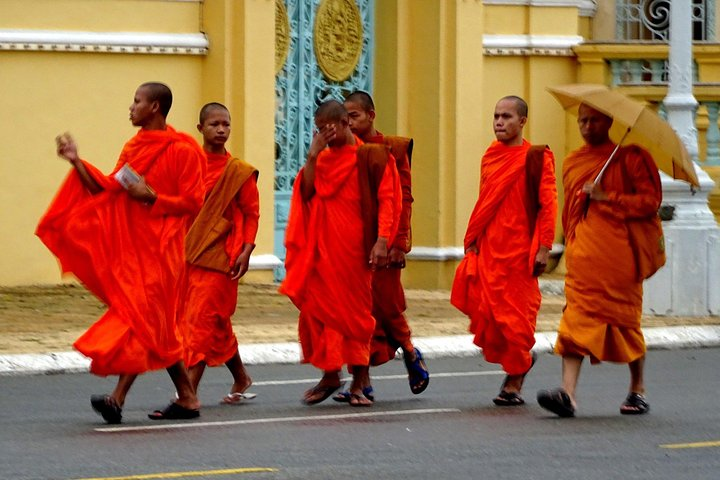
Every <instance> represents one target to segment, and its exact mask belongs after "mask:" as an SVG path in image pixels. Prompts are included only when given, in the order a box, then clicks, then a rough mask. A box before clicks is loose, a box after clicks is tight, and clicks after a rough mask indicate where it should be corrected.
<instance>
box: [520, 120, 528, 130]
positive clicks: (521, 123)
mask: <svg viewBox="0 0 720 480" xmlns="http://www.w3.org/2000/svg"><path fill="white" fill-rule="evenodd" d="M526 123H527V117H520V128H523V127H524V126H525V124H526Z"/></svg>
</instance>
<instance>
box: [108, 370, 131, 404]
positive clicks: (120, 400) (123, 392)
mask: <svg viewBox="0 0 720 480" xmlns="http://www.w3.org/2000/svg"><path fill="white" fill-rule="evenodd" d="M136 378H137V375H120V377H119V378H118V383H117V385H116V386H115V389H114V390H113V392H112V393H111V394H110V397H111V398H112V399H113V400H115V403H117V405H118V406H120V407H122V406H123V405H125V397H126V396H127V394H128V392H129V391H130V387H132V384H133V383H134V382H135V379H136Z"/></svg>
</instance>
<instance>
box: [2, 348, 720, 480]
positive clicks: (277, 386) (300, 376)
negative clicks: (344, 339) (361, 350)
mask: <svg viewBox="0 0 720 480" xmlns="http://www.w3.org/2000/svg"><path fill="white" fill-rule="evenodd" d="M718 364H720V349H701V350H680V351H652V352H650V353H649V355H648V363H647V369H648V370H647V382H648V386H649V391H648V399H649V401H650V404H651V406H652V410H651V412H650V414H648V415H645V416H640V417H627V416H621V415H620V414H619V411H618V408H619V405H620V403H621V401H622V399H623V398H624V396H625V394H626V388H627V381H628V374H627V368H626V367H625V366H618V365H609V364H604V365H600V366H592V367H591V366H590V365H589V364H587V365H585V368H584V370H583V374H582V376H581V380H580V395H579V401H580V409H579V411H578V417H576V418H572V419H559V418H555V417H553V416H551V415H550V414H548V413H546V412H545V411H544V410H542V409H541V408H540V407H538V406H537V404H536V402H535V399H534V397H535V393H536V391H537V390H538V389H540V388H546V387H552V386H556V385H557V383H558V382H559V376H560V360H559V359H558V358H556V357H553V356H550V355H541V356H540V359H539V361H538V364H537V365H536V367H535V369H534V370H533V371H532V373H531V374H530V375H529V376H528V378H527V380H526V382H525V397H526V399H527V400H528V404H527V405H525V406H523V407H518V408H514V409H507V408H499V407H495V406H493V405H492V403H491V399H492V397H493V396H494V395H495V394H496V393H497V390H498V387H499V384H500V382H501V380H502V374H501V372H499V371H498V369H497V368H495V367H494V366H492V365H489V364H486V363H484V362H483V361H482V360H480V359H479V358H474V359H467V358H465V359H437V360H432V361H431V362H430V365H429V367H430V369H431V383H430V386H429V388H428V390H427V391H426V392H425V393H423V394H422V395H419V396H414V395H412V394H411V393H410V391H409V388H408V386H407V382H406V380H405V378H404V373H405V372H404V368H403V365H402V362H399V361H395V362H391V364H389V365H386V366H383V367H380V368H378V369H375V370H373V373H374V376H375V377H374V381H373V384H374V386H375V389H376V393H377V401H376V404H375V405H374V406H373V407H371V408H351V407H349V406H347V405H343V404H339V403H335V402H333V401H331V400H327V401H326V402H325V403H323V404H320V405H316V406H313V407H307V406H304V405H302V404H301V403H300V401H299V399H300V396H301V394H302V392H303V391H304V390H305V389H306V388H309V387H310V386H311V385H312V384H313V383H314V379H316V378H317V372H316V371H315V370H314V369H312V368H311V367H309V366H301V365H270V366H256V367H252V368H251V374H252V375H253V377H254V379H255V385H254V386H253V388H252V391H254V392H255V393H257V394H258V397H257V398H256V399H254V400H252V401H249V402H247V403H245V404H243V405H239V406H224V405H219V404H218V402H217V401H218V400H219V398H220V397H222V395H223V394H224V393H225V389H226V388H227V385H228V383H229V374H228V373H227V372H226V371H224V370H222V369H212V370H209V371H208V372H207V374H206V378H205V379H204V382H203V384H202V386H201V388H202V390H201V393H200V397H201V400H202V401H203V403H204V405H205V407H204V409H203V410H202V416H201V418H200V419H198V420H194V421H189V422H184V423H177V422H175V423H169V422H168V423H158V422H153V421H151V420H149V419H148V418H147V416H146V414H147V413H148V412H150V411H152V410H153V409H155V408H157V407H160V406H163V405H164V404H165V403H166V402H167V401H168V400H169V399H170V397H171V395H172V387H171V384H170V380H169V378H168V377H167V375H166V374H165V373H164V372H159V373H154V374H149V375H145V376H143V377H141V378H140V379H139V380H138V381H137V383H136V385H135V388H134V389H133V391H132V392H131V395H130V397H129V398H128V402H127V404H126V405H125V409H124V412H123V415H124V422H123V424H122V425H118V426H110V425H105V424H103V423H102V421H101V419H100V417H99V416H97V415H96V414H95V413H93V412H92V410H91V409H90V402H89V397H90V394H92V393H100V392H103V391H109V390H110V389H111V388H112V386H113V384H114V380H113V379H112V378H109V379H102V378H98V377H94V376H92V375H88V374H68V375H54V376H26V377H0V478H1V479H3V480H4V479H8V480H10V479H12V480H14V479H61V480H67V479H89V478H92V479H109V478H115V479H118V478H123V479H126V478H128V479H132V478H135V479H140V478H143V479H152V478H207V479H213V480H225V479H227V480H239V479H272V480H275V479H301V478H303V479H304V478H313V479H315V478H316V479H356V478H357V479H388V478H403V479H407V478H409V479H446V478H448V479H449V478H452V479H485V478H497V479H553V480H562V479H585V480H592V479H602V480H607V479H615V478H632V479H673V480H675V479H698V480H699V479H714V480H716V479H718V478H720V473H718V472H720V410H719V409H718V407H719V406H720V401H719V400H718V393H719V392H720V388H719V387H720V382H718V380H719V377H720V375H719V374H718V370H717V365H718ZM669 447H672V448H669ZM253 469H259V471H253ZM180 473H182V475H180Z"/></svg>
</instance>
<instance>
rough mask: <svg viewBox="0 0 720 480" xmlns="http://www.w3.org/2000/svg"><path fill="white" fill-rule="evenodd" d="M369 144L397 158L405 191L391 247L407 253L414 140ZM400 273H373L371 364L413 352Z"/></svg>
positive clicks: (391, 138)
mask: <svg viewBox="0 0 720 480" xmlns="http://www.w3.org/2000/svg"><path fill="white" fill-rule="evenodd" d="M368 143H379V144H384V145H387V146H389V147H390V151H391V153H392V155H393V157H394V158H395V165H396V166H397V171H398V175H399V178H400V188H401V190H402V210H401V212H400V220H399V223H398V231H397V234H396V235H395V241H394V242H393V244H392V245H390V246H389V247H388V248H390V247H394V248H397V249H399V250H401V251H403V252H405V253H408V252H409V251H410V248H411V238H412V235H411V231H410V218H411V216H412V203H413V196H412V178H411V173H410V157H411V155H412V148H413V140H412V139H411V138H404V137H394V136H385V135H383V134H382V133H380V132H378V135H376V136H374V137H371V138H369V139H368ZM400 277H401V270H400V269H398V268H384V269H379V270H376V271H375V272H373V278H372V296H373V308H372V314H373V316H374V317H375V320H376V326H375V333H374V334H373V339H372V344H371V347H370V364H371V365H373V366H376V365H382V364H383V363H386V362H388V361H389V360H392V359H393V358H395V352H396V350H397V349H398V348H402V349H403V350H404V351H411V350H412V348H413V344H412V340H411V333H412V332H411V330H410V326H409V325H408V322H407V319H406V318H405V315H404V312H405V310H406V309H407V305H406V303H405V291H404V290H403V287H402V283H401V281H400Z"/></svg>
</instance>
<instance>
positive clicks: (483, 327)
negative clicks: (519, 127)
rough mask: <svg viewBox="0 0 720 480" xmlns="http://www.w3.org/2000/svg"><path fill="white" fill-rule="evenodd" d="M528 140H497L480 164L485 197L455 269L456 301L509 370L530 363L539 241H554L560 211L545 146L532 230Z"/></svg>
mask: <svg viewBox="0 0 720 480" xmlns="http://www.w3.org/2000/svg"><path fill="white" fill-rule="evenodd" d="M529 148H530V144H529V143H528V142H527V141H525V140H523V144H522V145H519V146H506V145H504V144H503V143H501V142H498V141H495V142H493V143H492V144H491V145H490V146H489V147H488V149H487V151H486V152H485V154H484V155H483V158H482V163H481V167H480V195H479V198H478V200H477V203H476V204H475V208H474V209H473V212H472V215H471V216H470V221H469V223H468V228H467V232H466V234H465V242H464V243H465V250H466V251H467V249H468V248H469V247H471V246H473V245H474V246H476V247H477V249H478V253H477V254H475V253H474V252H468V253H467V254H466V255H465V258H464V259H463V260H462V262H461V263H460V265H459V266H458V269H457V271H456V273H455V280H454V282H453V291H452V293H451V301H452V303H453V305H455V306H456V307H457V308H458V309H460V310H461V311H462V312H463V313H465V314H466V315H468V316H469V317H470V327H469V330H470V332H471V333H473V335H474V338H473V342H474V343H475V344H476V345H477V346H479V347H480V348H482V351H483V355H484V356H485V359H486V360H487V361H488V362H491V363H499V364H501V365H502V367H503V369H504V370H505V371H506V372H507V373H508V374H510V375H519V374H523V373H525V372H526V371H527V370H528V369H529V368H530V365H531V362H532V357H531V355H530V350H531V349H532V347H533V345H534V344H535V322H536V317H537V312H538V310H539V309H540V301H541V295H540V289H539V287H538V280H537V277H535V276H533V273H532V264H533V263H534V259H535V255H536V254H537V251H538V248H539V247H540V245H544V246H546V247H548V248H550V247H551V246H552V242H553V240H554V234H555V233H554V232H555V219H556V216H557V189H556V186H555V160H554V157H553V154H552V152H551V151H550V150H549V149H547V148H546V149H545V152H544V155H543V168H542V174H541V178H540V185H539V189H538V199H537V200H538V203H539V207H540V208H539V210H538V212H537V217H536V221H535V223H534V225H535V227H534V231H532V232H531V231H530V224H531V222H530V219H529V218H528V216H529V214H528V210H529V207H528V203H529V202H530V203H531V204H532V202H531V200H530V199H529V193H528V188H527V179H526V155H527V152H528V150H529Z"/></svg>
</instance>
